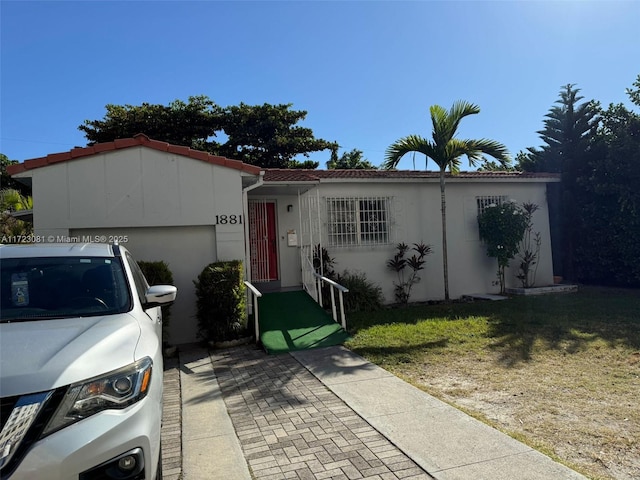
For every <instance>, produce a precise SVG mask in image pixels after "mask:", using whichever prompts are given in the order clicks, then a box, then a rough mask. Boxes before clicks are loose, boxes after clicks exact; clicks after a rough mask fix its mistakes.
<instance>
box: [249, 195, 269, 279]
mask: <svg viewBox="0 0 640 480" xmlns="http://www.w3.org/2000/svg"><path fill="white" fill-rule="evenodd" d="M267 228H268V225H267V202H264V201H259V200H257V201H256V200H251V201H250V202H249V243H250V255H251V257H250V259H251V281H252V282H266V281H269V279H270V278H269V238H268V235H267V233H268V231H267Z"/></svg>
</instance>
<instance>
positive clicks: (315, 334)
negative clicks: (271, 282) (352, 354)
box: [259, 291, 349, 353]
mask: <svg viewBox="0 0 640 480" xmlns="http://www.w3.org/2000/svg"><path fill="white" fill-rule="evenodd" d="M259 309H260V310H259V312H260V341H261V342H262V345H263V346H264V348H265V350H266V351H267V352H268V353H284V352H290V351H293V350H306V349H309V348H318V347H329V346H332V345H340V344H342V343H344V341H345V340H347V339H348V338H349V335H348V334H347V332H345V331H344V329H343V328H342V326H341V325H340V324H339V323H337V322H335V321H334V320H333V318H331V315H329V314H327V312H325V311H324V310H323V309H322V308H321V307H320V305H318V304H317V303H316V302H314V301H313V299H312V298H311V297H310V296H309V294H308V293H307V292H304V291H295V292H282V293H266V294H264V295H263V296H262V297H260V299H259Z"/></svg>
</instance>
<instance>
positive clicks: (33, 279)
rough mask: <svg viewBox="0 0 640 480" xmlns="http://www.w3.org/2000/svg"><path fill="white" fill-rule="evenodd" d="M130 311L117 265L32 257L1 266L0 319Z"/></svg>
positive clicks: (95, 260)
mask: <svg viewBox="0 0 640 480" xmlns="http://www.w3.org/2000/svg"><path fill="white" fill-rule="evenodd" d="M130 309H131V296H130V294H129V288H128V286H127V282H126V280H125V274H124V270H123V268H122V264H121V263H120V261H119V259H117V258H113V257H108V258H107V257H86V258H85V257H32V258H3V259H2V260H0V319H1V320H2V321H18V320H39V319H54V318H69V317H85V316H97V315H110V314H114V313H122V312H127V311H129V310H130Z"/></svg>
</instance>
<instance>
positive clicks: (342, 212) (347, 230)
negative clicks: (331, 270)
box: [327, 197, 391, 247]
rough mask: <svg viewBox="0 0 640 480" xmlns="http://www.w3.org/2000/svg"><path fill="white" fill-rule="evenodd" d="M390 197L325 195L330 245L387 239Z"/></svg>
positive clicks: (359, 243) (339, 245)
mask: <svg viewBox="0 0 640 480" xmlns="http://www.w3.org/2000/svg"><path fill="white" fill-rule="evenodd" d="M390 204H391V199H390V198H389V197H363V198H353V197H351V198H344V197H335V198H327V218H328V222H327V224H328V236H329V246H332V247H347V246H354V245H384V244H387V243H389V242H390V235H389V231H390V228H389V225H390V222H389V217H390V215H389V207H390Z"/></svg>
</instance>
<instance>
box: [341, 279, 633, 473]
mask: <svg viewBox="0 0 640 480" xmlns="http://www.w3.org/2000/svg"><path fill="white" fill-rule="evenodd" d="M612 292H613V291H611V290H604V291H603V290H597V291H596V290H591V289H590V290H587V291H586V292H582V294H580V295H574V296H572V297H571V298H569V297H563V296H559V297H561V298H557V299H542V300H539V299H534V300H532V299H527V300H524V299H514V300H509V301H507V302H504V305H500V306H498V305H496V304H495V303H494V302H492V304H491V305H467V306H455V305H454V306H445V307H442V309H439V310H434V309H428V308H425V307H422V308H420V309H418V310H419V312H418V311H417V310H414V311H413V313H411V314H410V315H409V316H408V317H407V318H405V317H403V315H408V314H407V312H404V313H402V314H398V312H395V314H392V317H393V318H392V320H391V321H390V322H387V321H384V320H382V317H379V318H377V319H376V318H373V322H374V323H378V325H377V326H369V327H367V326H364V325H362V326H360V327H359V329H358V332H357V333H356V335H355V338H354V341H353V342H352V343H351V344H350V347H351V348H353V349H354V350H355V351H357V352H359V353H361V354H362V355H364V356H365V357H368V358H369V359H370V360H372V361H373V362H375V363H378V364H379V365H381V366H382V367H384V368H387V369H388V370H390V371H391V372H393V373H395V374H396V375H398V376H400V377H402V378H404V379H406V380H408V381H410V382H411V383H413V384H415V385H417V386H419V387H420V388H423V389H424V390H426V391H427V392H429V393H431V394H432V395H434V396H436V397H438V398H441V399H443V400H445V401H447V402H449V403H451V404H453V405H456V406H458V407H459V408H461V409H462V410H464V411H466V412H467V413H470V414H472V415H474V416H476V417H478V418H480V419H482V420H484V421H486V422H487V423H490V424H491V425H493V426H495V427H497V428H499V429H500V430H502V431H504V432H506V433H508V434H510V435H512V436H514V437H516V438H518V439H519V440H521V441H524V442H525V443H527V444H529V445H531V446H532V447H534V448H537V449H538V450H540V451H542V452H543V453H546V454H548V455H551V456H552V457H553V458H555V459H556V460H559V461H562V462H563V463H565V464H567V465H568V466H570V467H572V468H575V469H576V470H578V471H580V472H581V473H583V474H585V475H587V476H589V477H590V478H593V479H617V480H633V479H636V480H637V479H640V407H639V405H638V397H639V394H640V318H638V317H639V316H640V292H637V291H636V292H629V291H623V292H622V293H620V292H618V293H615V292H614V293H615V295H614V294H613V293H612ZM618 294H620V295H622V297H623V298H622V299H621V298H620V296H619V295H618ZM594 295H595V297H594ZM500 303H503V302H500ZM603 304H604V305H603ZM542 310H544V311H542ZM523 312H524V313H523ZM527 312H528V313H527ZM388 314H389V312H387V315H388ZM412 315H413V317H416V318H413V317H412ZM368 321H369V322H371V321H372V320H371V319H368ZM465 331H466V332H467V333H468V335H467V336H466V337H465V336H464V332H465ZM390 332H391V333H390ZM469 332H470V333H469ZM394 342H395V343H394Z"/></svg>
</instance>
